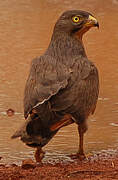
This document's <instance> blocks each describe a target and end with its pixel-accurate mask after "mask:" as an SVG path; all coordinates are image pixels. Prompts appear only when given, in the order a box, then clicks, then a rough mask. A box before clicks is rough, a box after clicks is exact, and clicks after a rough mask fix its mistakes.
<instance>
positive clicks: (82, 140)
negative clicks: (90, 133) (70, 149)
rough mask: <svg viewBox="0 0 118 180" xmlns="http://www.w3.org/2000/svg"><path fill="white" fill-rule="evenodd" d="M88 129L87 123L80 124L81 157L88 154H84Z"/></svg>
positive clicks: (79, 154)
mask: <svg viewBox="0 0 118 180" xmlns="http://www.w3.org/2000/svg"><path fill="white" fill-rule="evenodd" d="M86 130H87V126H86V124H80V125H78V132H79V150H78V153H77V155H78V157H79V159H84V158H85V157H86V156H85V154H84V133H85V132H86Z"/></svg>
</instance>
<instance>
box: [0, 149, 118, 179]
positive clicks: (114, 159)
mask: <svg viewBox="0 0 118 180" xmlns="http://www.w3.org/2000/svg"><path fill="white" fill-rule="evenodd" d="M43 179H44V180H50V179H51V180H58V179H63V180H67V179H70V180H83V179H85V180H88V179H92V180H98V179H102V180H111V179H116V180H118V150H113V151H101V152H100V153H97V154H93V155H91V156H90V157H88V158H86V159H85V160H83V161H80V160H78V159H75V160H74V161H73V162H66V161H65V162H62V161H60V162H58V163H55V164H51V163H49V162H45V163H42V164H36V163H35V162H34V161H33V160H32V159H26V160H24V161H22V165H16V164H11V165H7V164H0V180H43Z"/></svg>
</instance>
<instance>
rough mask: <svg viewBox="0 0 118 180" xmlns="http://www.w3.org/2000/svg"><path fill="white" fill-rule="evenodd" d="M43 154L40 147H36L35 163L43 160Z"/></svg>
mask: <svg viewBox="0 0 118 180" xmlns="http://www.w3.org/2000/svg"><path fill="white" fill-rule="evenodd" d="M44 154H45V152H44V151H43V150H42V148H41V147H37V149H36V151H35V155H34V157H35V159H36V162H41V161H42V159H43V158H44Z"/></svg>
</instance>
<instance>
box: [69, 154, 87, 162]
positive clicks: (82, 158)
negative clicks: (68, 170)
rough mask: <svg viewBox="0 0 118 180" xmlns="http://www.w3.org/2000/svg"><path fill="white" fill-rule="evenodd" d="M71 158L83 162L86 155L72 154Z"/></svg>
mask: <svg viewBox="0 0 118 180" xmlns="http://www.w3.org/2000/svg"><path fill="white" fill-rule="evenodd" d="M70 158H71V159H79V160H80V161H82V160H85V159H86V156H85V154H84V153H79V152H77V153H76V154H71V155H70Z"/></svg>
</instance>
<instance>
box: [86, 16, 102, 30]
mask: <svg viewBox="0 0 118 180" xmlns="http://www.w3.org/2000/svg"><path fill="white" fill-rule="evenodd" d="M85 26H86V27H97V28H99V23H98V21H97V19H96V18H94V17H93V16H91V15H89V17H88V20H87V22H86V23H85Z"/></svg>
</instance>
